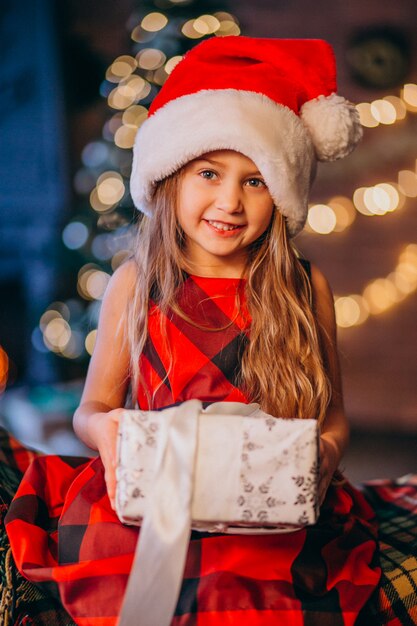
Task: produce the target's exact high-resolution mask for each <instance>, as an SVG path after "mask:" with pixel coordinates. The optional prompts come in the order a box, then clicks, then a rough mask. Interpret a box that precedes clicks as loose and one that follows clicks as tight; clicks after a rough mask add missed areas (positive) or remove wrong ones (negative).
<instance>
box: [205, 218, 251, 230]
mask: <svg viewBox="0 0 417 626" xmlns="http://www.w3.org/2000/svg"><path fill="white" fill-rule="evenodd" d="M205 221H206V222H207V223H208V224H210V226H213V227H214V228H216V229H217V230H223V231H229V230H237V229H238V228H243V224H225V223H224V222H217V221H216V220H205Z"/></svg>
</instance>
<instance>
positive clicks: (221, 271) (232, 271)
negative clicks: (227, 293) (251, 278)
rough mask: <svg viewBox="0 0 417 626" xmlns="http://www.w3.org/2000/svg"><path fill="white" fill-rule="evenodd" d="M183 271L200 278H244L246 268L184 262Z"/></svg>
mask: <svg viewBox="0 0 417 626" xmlns="http://www.w3.org/2000/svg"><path fill="white" fill-rule="evenodd" d="M184 271H185V272H186V273H187V274H190V275H191V276H199V277H201V278H234V279H242V278H246V270H245V269H242V268H241V267H239V268H236V267H233V266H229V265H225V266H202V265H199V266H196V265H194V264H190V263H185V264H184Z"/></svg>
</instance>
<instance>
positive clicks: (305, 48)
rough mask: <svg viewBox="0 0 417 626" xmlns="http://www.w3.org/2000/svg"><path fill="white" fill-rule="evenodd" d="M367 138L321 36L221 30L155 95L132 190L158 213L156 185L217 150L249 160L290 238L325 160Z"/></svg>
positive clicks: (140, 204)
mask: <svg viewBox="0 0 417 626" xmlns="http://www.w3.org/2000/svg"><path fill="white" fill-rule="evenodd" d="M361 137H362V127H361V125H360V123H359V116H358V113H357V110H356V108H355V106H354V105H353V104H352V103H350V102H348V101H347V100H345V98H343V97H341V96H339V95H337V94H336V63H335V57H334V53H333V50H332V48H331V46H330V45H329V44H328V43H327V42H326V41H323V40H320V39H254V38H250V37H235V36H229V37H220V38H218V37H213V38H211V39H206V40H205V41H203V42H202V43H200V44H199V45H197V46H196V47H194V48H193V49H192V50H190V51H189V52H187V53H186V55H185V56H184V58H183V59H182V60H181V61H180V62H179V63H178V65H177V66H176V67H175V69H174V70H173V71H172V73H171V74H170V76H169V77H168V79H167V80H166V82H165V84H164V86H163V87H162V89H161V91H160V92H159V94H158V95H157V96H156V98H155V99H154V101H153V103H152V105H151V107H150V110H149V117H148V119H147V120H146V121H145V122H144V123H143V124H142V126H141V127H140V129H139V131H138V133H137V136H136V140H135V145H134V153H133V165H132V176H131V194H132V198H133V201H134V203H135V205H136V207H137V208H138V209H140V210H141V211H143V212H144V213H146V214H148V215H149V214H150V211H151V199H152V195H153V190H154V188H155V184H156V183H157V182H158V181H160V180H162V179H163V178H165V177H167V176H169V175H170V174H173V173H174V172H176V171H177V170H179V169H180V168H181V167H182V166H183V165H185V164H186V163H188V162H189V161H191V160H192V159H195V158H196V157H199V156H201V155H202V154H204V153H206V152H210V151H213V150H236V151H237V152H241V153H242V154H244V155H245V156H247V157H249V158H250V159H251V160H252V161H253V162H254V163H255V164H256V166H257V167H258V169H259V171H260V173H261V174H262V176H263V177H264V179H265V182H266V184H267V186H268V189H269V192H270V194H271V196H272V198H273V200H274V202H275V205H276V207H277V209H278V210H279V211H281V213H282V214H283V215H284V216H285V217H286V221H287V226H288V230H289V233H290V235H291V236H294V235H296V234H297V233H298V232H299V231H300V230H301V229H302V228H303V226H304V224H305V221H306V217H307V210H308V205H307V203H308V195H309V190H310V186H311V183H312V181H313V179H314V175H315V171H316V161H317V160H319V161H333V160H336V159H340V158H342V157H344V156H346V155H348V154H349V153H350V152H351V151H352V150H353V149H354V147H355V146H356V144H357V143H358V142H359V140H360V139H361Z"/></svg>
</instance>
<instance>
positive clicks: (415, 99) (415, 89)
mask: <svg viewBox="0 0 417 626" xmlns="http://www.w3.org/2000/svg"><path fill="white" fill-rule="evenodd" d="M401 97H402V99H403V100H404V102H405V105H406V107H407V109H409V110H410V111H414V112H415V111H417V85H415V84H413V83H408V84H406V85H404V88H403V89H402V90H401Z"/></svg>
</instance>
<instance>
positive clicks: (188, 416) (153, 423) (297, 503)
mask: <svg viewBox="0 0 417 626" xmlns="http://www.w3.org/2000/svg"><path fill="white" fill-rule="evenodd" d="M167 459H168V460H167ZM164 465H165V469H164ZM164 472H165V474H166V475H165V477H164V476H163V473H164ZM116 476H117V490H116V511H117V513H118V516H119V518H120V520H121V521H123V522H124V523H127V524H137V525H140V524H141V523H142V520H143V518H144V516H145V513H146V510H147V506H148V504H149V498H150V497H151V495H152V496H154V497H155V494H154V490H155V484H156V481H158V484H159V485H160V494H159V497H160V499H164V503H161V506H165V507H166V509H167V510H170V509H171V512H172V513H171V514H172V515H175V514H176V513H177V509H176V504H175V503H176V502H178V501H179V500H178V498H179V497H182V498H184V494H185V492H187V490H188V494H187V495H186V496H185V497H186V500H185V501H186V502H188V506H189V509H190V511H189V514H190V516H191V520H192V527H193V528H195V529H197V530H204V531H213V532H219V531H221V532H237V533H239V532H243V533H251V532H257V533H259V532H280V531H281V532H282V531H285V530H288V531H290V530H296V529H298V528H300V527H303V526H305V525H307V524H314V523H315V522H316V520H317V516H318V494H317V487H318V484H317V483H318V425H317V422H316V420H313V419H287V418H279V417H278V418H277V417H273V416H271V415H268V414H267V413H264V412H263V411H261V410H260V408H259V405H257V404H250V405H247V404H242V403H236V402H218V403H213V404H211V405H209V406H208V407H207V408H205V409H203V408H202V404H201V402H199V401H198V400H192V401H188V402H186V403H183V404H181V405H179V406H175V407H170V408H168V409H164V410H162V411H140V410H133V411H132V410H126V411H124V412H123V413H122V416H121V420H120V425H119V437H118V465H117V470H116ZM177 490H180V491H181V494H176V493H175V492H176V491H177ZM187 498H188V499H187ZM177 508H178V507H177Z"/></svg>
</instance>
